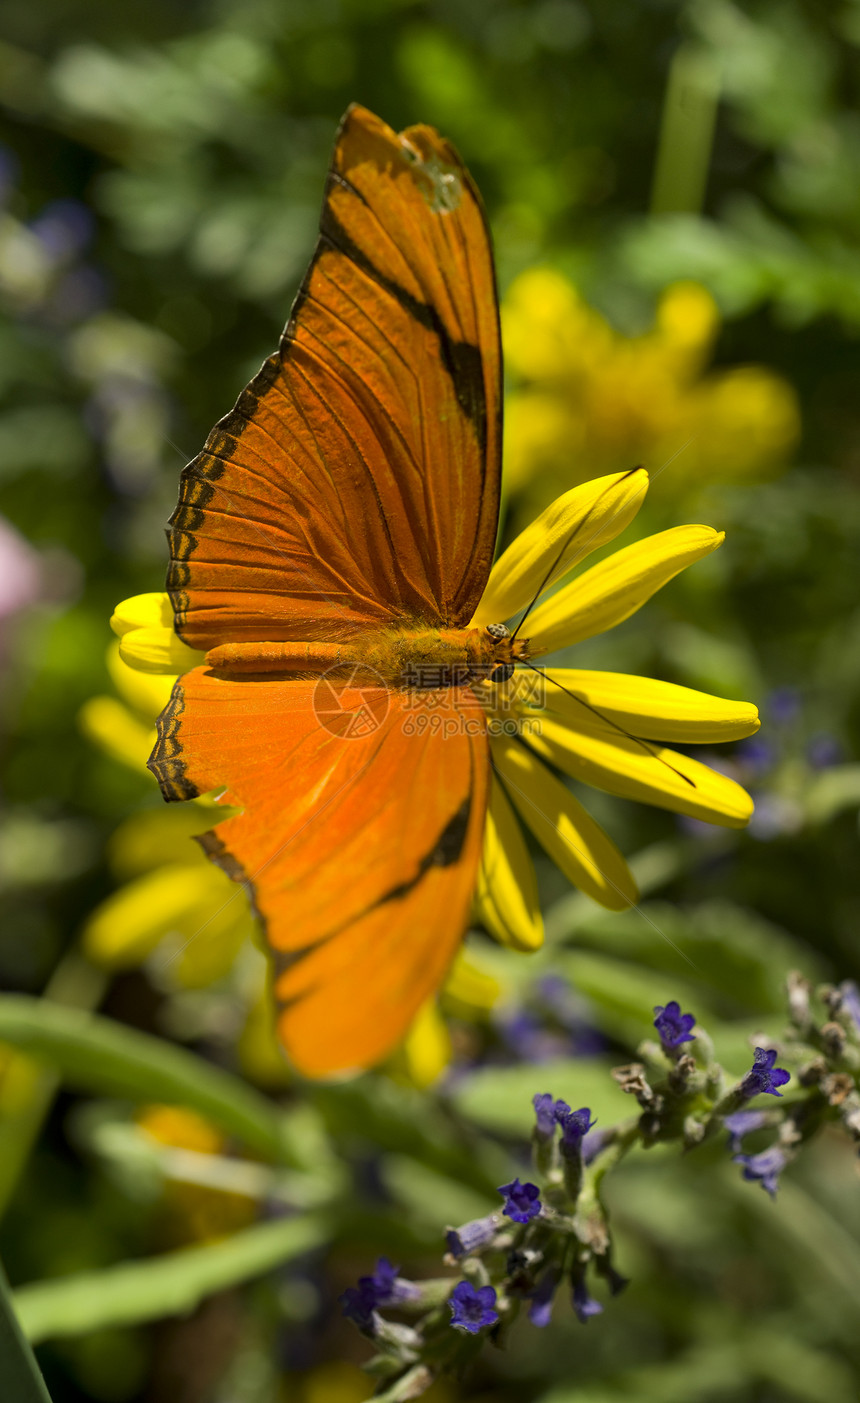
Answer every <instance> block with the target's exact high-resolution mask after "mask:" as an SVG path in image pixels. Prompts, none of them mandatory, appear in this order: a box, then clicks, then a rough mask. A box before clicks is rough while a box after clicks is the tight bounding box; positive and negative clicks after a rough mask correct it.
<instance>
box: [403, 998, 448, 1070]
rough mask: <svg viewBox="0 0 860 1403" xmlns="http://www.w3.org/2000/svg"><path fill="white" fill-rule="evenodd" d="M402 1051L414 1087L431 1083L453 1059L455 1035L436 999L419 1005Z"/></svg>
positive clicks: (405, 1067)
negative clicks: (452, 1050)
mask: <svg viewBox="0 0 860 1403" xmlns="http://www.w3.org/2000/svg"><path fill="white" fill-rule="evenodd" d="M400 1053H401V1058H402V1062H403V1064H404V1069H405V1071H406V1074H407V1076H408V1078H409V1080H410V1081H411V1082H412V1084H413V1086H419V1087H425V1086H430V1085H432V1083H433V1082H434V1081H435V1080H436V1078H437V1077H439V1076H441V1074H442V1072H444V1070H445V1068H446V1067H447V1065H448V1063H449V1062H450V1061H451V1037H450V1034H449V1032H448V1025H447V1023H446V1022H445V1020H444V1018H443V1017H442V1015H441V1013H440V1012H439V1008H438V1005H437V1003H436V1000H435V999H428V1000H427V1002H426V1003H424V1004H422V1005H421V1007H420V1008H419V1010H418V1012H417V1014H416V1015H415V1018H414V1020H413V1022H412V1026H411V1027H410V1029H409V1032H408V1033H407V1034H406V1037H405V1038H404V1040H403V1044H402V1046H401V1048H400Z"/></svg>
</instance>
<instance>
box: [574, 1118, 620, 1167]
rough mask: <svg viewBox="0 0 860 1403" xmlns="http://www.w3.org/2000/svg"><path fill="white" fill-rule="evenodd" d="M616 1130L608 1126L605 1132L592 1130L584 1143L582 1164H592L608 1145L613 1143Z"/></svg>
mask: <svg viewBox="0 0 860 1403" xmlns="http://www.w3.org/2000/svg"><path fill="white" fill-rule="evenodd" d="M614 1135H615V1130H614V1129H613V1127H612V1126H607V1128H606V1129H605V1130H590V1131H589V1132H588V1134H587V1135H586V1137H585V1139H584V1140H583V1142H582V1162H583V1164H591V1163H592V1161H593V1160H595V1159H597V1156H598V1155H599V1154H600V1153H601V1151H602V1150H604V1149H605V1148H606V1146H607V1145H609V1144H611V1143H612V1139H613V1137H614Z"/></svg>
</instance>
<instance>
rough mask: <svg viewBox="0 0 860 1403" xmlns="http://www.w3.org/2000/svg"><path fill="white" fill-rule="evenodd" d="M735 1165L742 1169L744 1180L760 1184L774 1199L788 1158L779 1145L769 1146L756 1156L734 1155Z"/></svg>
mask: <svg viewBox="0 0 860 1403" xmlns="http://www.w3.org/2000/svg"><path fill="white" fill-rule="evenodd" d="M734 1158H735V1164H742V1165H743V1167H744V1178H745V1179H750V1180H752V1181H753V1182H758V1183H759V1184H761V1186H762V1188H763V1189H765V1190H766V1191H767V1192H768V1193H769V1194H770V1196H771V1198H776V1190H777V1186H778V1183H779V1176H780V1174H781V1173H782V1171H783V1169H784V1168H785V1166H786V1165H787V1164H788V1156H787V1155H786V1154H785V1151H784V1150H782V1149H780V1147H779V1145H771V1146H770V1148H769V1149H767V1150H762V1151H761V1152H760V1153H759V1154H757V1155H735V1157H734Z"/></svg>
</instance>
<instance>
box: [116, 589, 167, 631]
mask: <svg viewBox="0 0 860 1403" xmlns="http://www.w3.org/2000/svg"><path fill="white" fill-rule="evenodd" d="M110 626H111V628H112V629H113V631H114V633H115V634H117V635H118V637H120V638H122V636H123V634H124V633H129V632H130V631H131V630H132V629H133V628H173V605H172V604H171V602H170V595H169V594H165V592H164V591H163V590H159V591H152V592H151V593H150V594H133V595H132V596H131V598H130V599H124V600H123V601H122V603H121V604H118V605H117V606H116V608H115V609H114V611H113V614H112V615H111V621H110Z"/></svg>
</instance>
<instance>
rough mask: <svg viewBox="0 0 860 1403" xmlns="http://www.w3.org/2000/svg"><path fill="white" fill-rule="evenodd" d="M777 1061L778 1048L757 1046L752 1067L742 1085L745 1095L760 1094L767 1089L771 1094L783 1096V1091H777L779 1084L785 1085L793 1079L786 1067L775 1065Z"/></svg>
mask: <svg viewBox="0 0 860 1403" xmlns="http://www.w3.org/2000/svg"><path fill="white" fill-rule="evenodd" d="M775 1061H776V1050H775V1049H774V1048H769V1049H765V1048H763V1047H757V1048H756V1049H755V1057H754V1060H753V1064H752V1067H751V1068H750V1070H749V1071H748V1072H747V1074H746V1076H745V1077H744V1079H743V1081H742V1082H741V1087H742V1090H743V1093H744V1096H746V1097H748V1098H749V1097H751V1096H758V1095H759V1093H760V1092H762V1091H766V1092H767V1094H768V1095H769V1096H781V1095H782V1092H781V1091H777V1087H778V1086H785V1083H786V1082H787V1081H791V1073H790V1072H787V1071H786V1070H785V1068H784V1067H774V1065H773V1064H774V1062H775Z"/></svg>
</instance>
